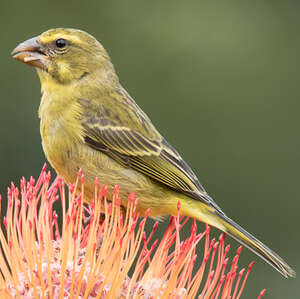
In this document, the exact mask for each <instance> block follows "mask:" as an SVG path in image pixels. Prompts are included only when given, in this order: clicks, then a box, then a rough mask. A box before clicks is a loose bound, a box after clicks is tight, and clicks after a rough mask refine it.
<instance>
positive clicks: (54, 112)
mask: <svg viewBox="0 0 300 299" xmlns="http://www.w3.org/2000/svg"><path fill="white" fill-rule="evenodd" d="M13 54H14V55H15V56H14V58H16V59H18V60H21V61H22V62H25V63H27V64H30V65H32V66H35V67H36V68H37V71H38V74H39V77H40V80H41V85H42V93H43V96H42V100H41V105H40V109H39V116H40V119H41V135H42V140H43V148H44V151H45V154H46V156H47V158H48V160H49V162H50V163H51V164H52V166H53V167H54V168H55V170H56V171H57V172H58V174H59V175H61V176H62V177H64V178H65V179H66V180H67V182H73V181H74V180H75V178H76V174H77V171H78V169H79V168H82V169H83V172H84V173H85V175H86V200H91V199H92V198H93V192H94V185H93V182H94V178H95V177H96V176H97V177H99V179H100V182H102V183H104V184H106V185H107V186H109V187H111V186H114V185H115V184H119V185H120V191H121V196H122V204H123V205H126V200H127V196H128V193H129V192H132V191H135V192H136V195H137V197H139V198H140V201H139V206H138V208H139V210H140V212H141V213H144V212H145V210H146V209H148V208H151V216H153V217H160V216H164V215H168V214H171V215H174V214H176V212H177V202H178V201H180V202H181V213H182V214H183V215H186V216H190V217H194V218H196V219H198V220H200V221H203V222H206V223H208V224H210V225H213V226H215V227H217V228H219V229H221V230H222V231H225V232H226V233H228V234H229V235H231V236H232V237H234V238H235V239H237V240H238V241H239V242H241V243H242V244H243V245H245V246H247V247H248V248H250V249H251V250H253V251H254V252H255V253H256V254H258V255H259V256H260V257H262V258H263V259H264V260H266V261H267V262H268V263H269V264H271V265H272V266H273V267H274V268H275V269H276V270H278V271H279V272H280V273H281V274H283V275H284V276H286V277H287V276H294V275H295V272H294V271H293V270H292V269H291V268H290V267H289V266H288V265H287V264H286V263H285V262H284V261H283V260H282V259H281V258H280V257H279V256H278V255H277V254H276V253H274V252H273V251H271V250H270V249H269V248H268V247H266V246H265V245H264V244H262V243H261V242H260V241H258V240H257V239H256V238H255V237H253V236H252V235H250V234H249V233H248V232H246V231H245V230H244V229H243V228H241V227H240V226H239V225H237V224H236V223H234V222H233V221H232V220H231V219H229V218H228V217H227V216H226V215H225V214H224V213H223V212H222V210H221V209H220V208H219V207H218V205H217V204H216V203H215V202H214V201H213V200H212V199H211V197H210V196H209V195H208V194H207V193H206V191H205V190H204V188H203V187H202V186H201V184H200V182H199V180H198V179H197V177H196V176H195V174H194V173H193V171H192V170H191V168H190V167H189V166H188V165H187V163H186V162H185V161H184V160H183V159H182V158H181V157H180V155H179V154H178V153H177V151H176V150H175V149H174V148H173V147H172V146H170V145H169V144H168V142H167V141H166V140H165V139H164V138H163V137H162V136H161V134H160V133H159V132H158V131H157V130H156V128H155V127H154V125H153V124H152V123H151V121H150V119H149V118H148V117H147V115H146V114H145V113H144V112H143V111H142V110H141V109H140V108H139V107H138V105H137V104H136V103H135V101H134V100H133V99H132V98H131V97H130V96H129V94H128V93H127V92H126V91H125V89H123V87H122V86H121V85H120V83H119V79H118V77H117V75H116V73H115V70H114V68H113V65H112V64H111V61H110V59H109V56H108V54H107V53H106V51H105V49H104V48H103V47H102V45H101V44H100V43H99V42H98V41H97V40H96V39H94V38H93V37H92V36H90V35H89V34H87V33H85V32H83V31H79V30H75V29H62V28H60V29H52V30H49V31H47V32H45V33H43V34H41V35H40V36H38V37H36V38H33V39H31V40H29V41H26V42H24V43H22V44H20V45H19V46H18V47H17V48H16V49H15V50H14V51H13Z"/></svg>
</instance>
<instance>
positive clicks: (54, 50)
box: [12, 28, 114, 84]
mask: <svg viewBox="0 0 300 299" xmlns="http://www.w3.org/2000/svg"><path fill="white" fill-rule="evenodd" d="M12 55H13V58H15V59H17V60H19V61H21V62H24V63H26V64H28V65H31V66H34V67H35V68H36V69H37V71H38V74H39V76H40V79H41V81H43V80H47V81H48V80H49V79H51V80H54V81H56V83H59V84H70V83H72V82H74V81H77V80H81V79H82V78H84V77H85V76H86V75H89V74H93V73H95V72H102V73H103V74H104V76H105V74H106V73H107V74H109V73H112V74H114V69H113V66H112V64H111V62H110V59H109V56H108V54H107V52H106V51H105V49H104V48H103V46H102V45H101V44H100V43H99V42H98V41H97V40H96V39H95V38H94V37H93V36H91V35H90V34H88V33H86V32H84V31H81V30H76V29H64V28H57V29H50V30H48V31H46V32H44V33H42V34H41V35H39V36H37V37H33V38H31V39H29V40H26V41H24V42H22V43H21V44H19V45H18V46H17V47H16V48H15V49H14V50H13V51H12ZM107 74H106V75H107ZM42 83H43V82H42Z"/></svg>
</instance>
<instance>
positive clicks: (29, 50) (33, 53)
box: [11, 37, 48, 70]
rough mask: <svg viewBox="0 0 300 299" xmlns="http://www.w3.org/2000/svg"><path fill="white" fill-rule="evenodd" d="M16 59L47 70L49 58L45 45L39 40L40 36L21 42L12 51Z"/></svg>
mask: <svg viewBox="0 0 300 299" xmlns="http://www.w3.org/2000/svg"><path fill="white" fill-rule="evenodd" d="M11 55H13V58H14V59H17V60H19V61H21V62H24V63H26V64H28V65H31V66H34V67H37V68H40V69H42V70H47V60H48V56H47V55H46V53H45V51H44V50H43V47H42V46H41V44H39V42H38V37H33V38H31V39H28V40H26V41H25V42H23V43H21V44H19V45H18V46H17V47H16V48H15V49H14V50H13V51H12V52H11Z"/></svg>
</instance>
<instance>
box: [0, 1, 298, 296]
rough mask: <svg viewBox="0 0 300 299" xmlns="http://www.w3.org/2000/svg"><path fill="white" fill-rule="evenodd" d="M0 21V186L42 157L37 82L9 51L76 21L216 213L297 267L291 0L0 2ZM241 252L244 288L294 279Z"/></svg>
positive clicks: (272, 287) (272, 289) (279, 287)
mask: <svg viewBox="0 0 300 299" xmlns="http://www.w3.org/2000/svg"><path fill="white" fill-rule="evenodd" d="M0 25H1V47H0V66H1V69H0V72H1V80H0V85H1V96H0V97H1V100H0V140H1V145H0V167H1V172H0V192H1V194H2V195H4V194H5V192H6V187H7V186H8V185H9V184H10V181H15V182H17V181H18V180H19V178H20V177H21V176H23V175H24V176H26V177H29V176H30V175H33V176H37V175H38V174H39V172H40V170H41V167H42V165H43V163H44V161H45V157H44V154H43V151H42V147H41V141H40V134H39V120H38V117H37V109H38V106H39V100H40V83H39V81H38V78H37V75H36V74H35V71H34V69H32V68H30V67H27V66H25V65H21V64H20V63H18V62H16V61H14V60H13V59H12V58H11V57H10V52H11V50H12V49H13V48H14V47H15V46H16V45H17V44H18V43H19V42H21V41H23V40H25V39H27V38H30V37H32V36H35V35H38V34H39V33H41V32H43V31H45V30H47V29H49V28H53V27H75V28H80V29H83V30H86V31H88V32H89V33H91V34H92V35H94V36H95V37H96V38H97V39H99V40H100V41H101V42H102V43H103V45H104V46H105V48H106V49H107V50H108V52H109V53H110V55H111V57H112V61H113V63H114V65H115V67H116V70H117V72H118V74H119V76H120V80H121V82H122V84H123V86H124V87H125V88H126V89H127V90H128V91H129V93H130V94H131V95H132V97H133V98H134V99H135V100H136V101H137V103H138V104H139V105H140V106H141V107H142V108H143V110H144V111H146V112H147V114H148V115H149V116H150V118H151V119H152V120H153V122H154V124H155V125H156V126H157V127H158V129H159V130H160V131H161V133H162V134H163V135H164V136H165V137H166V138H167V140H168V141H169V142H170V143H171V144H173V145H174V146H175V147H176V148H177V149H178V151H179V152H180V153H182V154H183V157H184V158H185V160H186V161H187V162H188V163H189V164H190V165H192V168H193V169H194V170H195V172H196V174H197V175H198V176H199V178H200V180H201V182H202V184H203V185H204V186H205V187H206V189H207V190H208V192H209V193H210V195H211V196H212V197H213V198H215V200H216V201H217V203H218V204H219V205H220V206H221V207H222V208H223V209H224V211H225V212H226V213H227V214H228V215H229V216H231V217H232V218H234V219H235V220H236V221H237V222H239V223H240V224H241V225H242V226H244V227H245V228H247V230H249V231H250V232H252V233H254V234H255V235H256V236H257V237H259V238H260V239H261V240H263V241H264V242H265V243H266V244H268V245H269V246H270V247H272V248H273V249H274V250H276V251H277V252H278V253H279V254H280V255H281V256H282V257H284V258H286V260H287V261H288V262H289V263H290V265H291V266H293V268H294V269H295V270H296V271H297V270H298V272H299V270H300V237H299V228H300V224H299V209H300V201H299V193H300V192H299V189H298V188H299V163H300V138H299V125H300V121H299V109H300V104H299V100H300V91H299V89H300V87H299V86H300V84H299V77H300V74H299V70H300V57H299V53H300V1H296V0H295V1H292V0H291V1H274V0H268V1H267V0H266V1H256V0H254V1H253V0H251V1H250V0H248V1H200V0H197V1H196V0H195V1H179V0H172V1H157V0H155V1H154V0H152V1H149V0H148V1H146V0H144V1H142V0H131V1H124V0H123V1H112V0H110V1H100V0H98V1H86V2H84V1H72V3H71V2H70V1H65V2H63V1H54V0H52V1H45V2H41V1H33V0H28V1H26V2H18V3H17V2H16V1H14V2H13V1H1V2H0ZM216 233H217V232H216ZM227 241H228V239H227ZM230 243H231V244H232V245H234V247H237V243H236V242H234V241H232V240H231V241H230ZM252 259H254V260H255V261H256V265H255V267H254V269H253V272H252V274H251V276H250V279H249V282H248V284H247V285H246V290H245V293H244V298H256V297H257V295H258V293H259V291H260V290H261V289H263V288H267V290H268V293H267V295H266V296H265V297H264V298H296V297H297V295H296V294H297V293H298V296H299V293H300V283H299V279H289V280H285V279H283V278H282V277H281V275H280V274H278V273H277V272H276V271H274V270H273V269H271V267H269V266H267V265H266V264H265V263H264V262H262V261H260V260H259V259H258V258H256V257H255V256H254V255H253V254H252V253H249V251H247V250H246V249H244V251H243V254H242V264H244V265H246V264H247V263H249V262H250V260H252Z"/></svg>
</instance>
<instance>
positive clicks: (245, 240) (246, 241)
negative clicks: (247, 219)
mask: <svg viewBox="0 0 300 299" xmlns="http://www.w3.org/2000/svg"><path fill="white" fill-rule="evenodd" d="M218 217H219V218H220V221H221V223H222V224H223V226H224V227H225V232H226V233H227V234H228V235H230V236H231V237H232V238H234V239H235V240H237V241H238V242H240V243H241V244H242V245H244V246H245V247H247V248H249V249H250V250H251V251H253V252H254V253H255V254H257V255H258V256H259V257H261V258H262V259H264V260H265V261H266V262H267V263H268V264H270V265H271V266H272V267H274V268H275V269H276V270H277V271H278V272H280V273H281V274H282V275H283V276H284V277H286V278H288V277H289V276H290V277H295V276H296V272H295V271H294V270H293V269H292V268H291V267H290V266H289V265H288V264H287V263H286V262H285V261H284V260H283V259H282V258H281V257H280V256H279V255H277V254H276V253H275V252H274V251H273V250H271V249H270V248H268V247H267V246H266V245H265V244H263V243H262V242H261V241H259V240H258V239H256V238H255V237H254V236H253V235H251V234H250V233H248V232H247V231H246V230H244V229H243V228H242V227H241V226H239V225H238V224H237V223H235V222H234V221H233V220H231V219H230V218H228V217H227V216H225V215H223V214H219V213H218Z"/></svg>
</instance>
